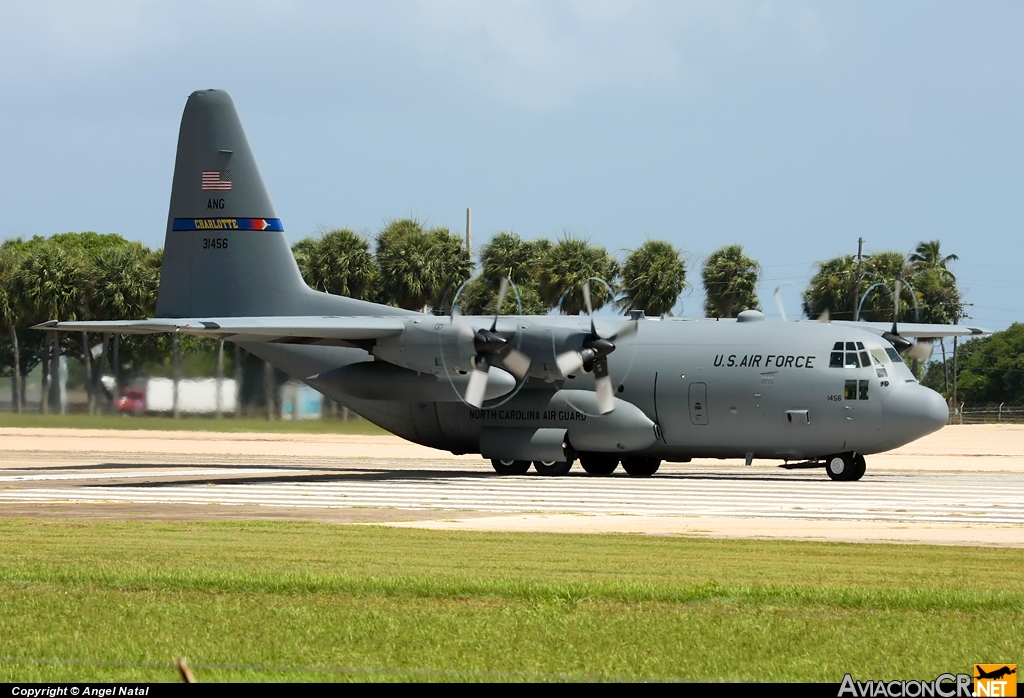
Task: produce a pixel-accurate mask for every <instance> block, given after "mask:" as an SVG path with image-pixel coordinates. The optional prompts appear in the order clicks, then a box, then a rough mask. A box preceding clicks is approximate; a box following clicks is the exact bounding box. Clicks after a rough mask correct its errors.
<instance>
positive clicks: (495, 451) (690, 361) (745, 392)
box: [39, 90, 982, 480]
mask: <svg viewBox="0 0 1024 698" xmlns="http://www.w3.org/2000/svg"><path fill="white" fill-rule="evenodd" d="M506 290H507V287H506V286H503V288H502V294H504V293H505V291H506ZM512 291H513V292H514V291H515V289H514V288H513V289H512ZM584 291H585V293H586V297H587V299H588V300H589V287H588V288H585V289H584ZM498 307H499V308H500V307H501V304H500V300H499V304H498ZM39 329H45V330H57V331H76V332H79V331H89V332H117V333H122V334H135V333H158V332H180V333H183V334H190V335H196V336H200V337H210V338H218V339H226V340H230V341H231V342H234V343H237V344H239V345H241V346H242V347H244V348H245V349H246V350H247V351H249V352H252V353H253V354H255V355H256V356H259V357H260V358H262V359H265V360H266V361H268V362H270V363H271V364H273V365H274V366H276V367H277V368H279V369H281V370H283V371H284V372H285V373H287V374H289V375H291V376H293V377H294V378H296V379H298V380H300V381H303V382H304V383H306V384H308V385H310V386H312V387H313V388H315V389H317V390H319V391H321V392H322V393H324V394H325V395H327V396H328V397H330V398H331V399H333V400H336V401H338V402H339V403H341V404H343V405H346V406H348V407H349V408H350V409H351V410H353V411H354V412H356V413H358V414H360V415H362V416H363V417H365V418H366V419H368V420H370V421H371V422H373V423H375V424H378V425H380V426H381V427H383V428H384V429H387V430H388V431H391V432H393V433H395V434H397V435H399V436H402V437H404V438H406V439H408V440H410V441H414V442H416V443H419V444H423V445H426V446H431V447H434V448H439V449H444V450H448V451H451V452H452V453H457V454H461V453H480V454H481V455H482V456H483V457H484V458H486V459H490V460H491V463H492V465H493V467H494V470H495V471H497V473H499V474H502V475H521V474H524V473H525V472H526V471H527V470H528V469H529V468H530V466H531V464H532V465H533V467H534V468H535V469H536V471H537V472H538V473H540V474H542V475H564V474H566V473H567V472H569V469H570V468H571V467H572V465H573V463H574V462H575V461H576V460H577V459H578V460H579V462H580V464H581V465H582V467H583V469H584V470H585V471H586V472H587V473H590V474H593V475H607V474H610V473H612V472H613V471H614V470H615V469H616V468H617V467H618V465H619V464H620V463H621V464H622V466H623V469H624V470H625V471H626V472H627V473H628V474H630V475H637V476H644V475H653V474H654V473H655V471H657V469H658V466H659V464H660V463H661V462H662V461H663V460H668V461H675V462H686V461H689V460H690V459H691V458H697V457H703V458H743V459H745V461H746V463H747V464H748V465H749V464H750V463H751V461H752V460H753V459H754V458H758V459H778V460H786V461H798V462H799V461H803V462H805V463H804V464H805V465H821V466H824V467H825V470H826V472H827V473H828V475H829V477H831V478H832V479H833V480H857V479H860V478H861V476H863V474H864V470H865V460H864V456H865V455H869V454H872V453H878V452H880V451H885V450H888V449H891V448H896V447H898V446H901V445H903V444H905V443H908V442H910V441H913V440H914V439H917V438H919V437H921V436H924V435H925V434H928V433H931V432H933V431H936V430H937V429H939V428H941V427H942V426H943V425H944V424H945V423H946V421H947V418H948V412H947V407H946V403H945V402H944V401H943V399H942V397H941V396H939V395H938V394H937V393H935V392H933V391H931V390H929V389H927V388H925V387H923V386H921V385H919V384H918V382H917V381H916V380H915V379H914V376H913V375H912V374H911V372H910V371H909V370H908V368H907V366H906V365H905V364H904V362H903V360H902V359H901V356H900V353H898V351H897V349H899V350H900V351H904V350H907V349H909V348H911V345H912V343H911V342H910V341H909V339H908V338H915V337H925V338H935V337H943V336H947V337H948V336H955V335H959V336H964V335H971V334H981V333H982V331H981V330H977V329H972V328H969V327H963V326H951V325H918V324H914V325H902V326H900V327H898V328H897V326H896V324H895V323H894V324H893V325H892V326H891V327H890V326H888V325H881V324H871V323H840V322H818V321H808V322H784V323H774V322H765V318H764V315H762V314H761V313H760V312H757V311H746V312H743V313H741V314H740V315H739V317H738V318H736V319H735V320H721V321H716V320H681V319H671V318H668V319H660V320H659V319H653V318H644V317H643V316H642V315H639V314H638V315H634V316H630V317H594V316H593V315H592V314H591V315H590V316H589V317H588V316H569V317H564V316H562V317H553V316H522V315H520V316H500V315H496V316H494V317H469V316H460V315H458V314H457V313H453V314H452V315H449V316H436V315H427V314H423V313H417V312H411V311H406V310H401V309H398V308H392V307H388V306H384V305H377V304H374V303H369V302H365V301H360V300H355V299H351V298H345V297H341V296H334V295H329V294H326V293H320V292H318V291H314V290H313V289H311V288H309V287H308V286H307V285H306V284H305V283H304V282H303V280H302V277H301V275H300V274H299V270H298V267H297V266H296V263H295V259H294V257H293V256H292V253H291V250H290V249H289V246H288V241H287V240H286V238H285V234H284V228H283V226H282V223H281V220H280V219H279V218H278V217H277V213H275V211H274V207H273V206H272V205H271V203H270V198H269V196H268V195H267V191H266V189H265V187H264V184H263V180H262V178H261V177H260V173H259V170H258V169H257V166H256V161H255V159H254V158H253V154H252V152H251V151H250V149H249V144H248V141H247V139H246V136H245V133H244V131H243V129H242V124H241V122H240V121H239V118H238V115H237V113H236V111H235V107H234V103H233V102H232V100H231V97H230V95H228V93H227V92H224V91H222V90H201V91H198V92H194V93H193V94H192V95H191V96H190V97H189V98H188V101H187V103H186V105H185V111H184V114H183V116H182V121H181V130H180V133H179V137H178V150H177V159H176V162H175V167H174V180H173V185H172V189H171V205H170V213H169V215H168V219H167V237H166V241H165V244H164V257H163V270H162V274H161V279H160V290H159V296H158V300H157V307H156V317H155V318H151V319H148V320H140V321H106V322H57V321H51V322H48V323H44V324H42V325H40V326H39Z"/></svg>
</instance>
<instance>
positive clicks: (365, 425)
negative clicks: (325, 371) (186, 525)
mask: <svg viewBox="0 0 1024 698" xmlns="http://www.w3.org/2000/svg"><path fill="white" fill-rule="evenodd" d="M3 427H22V428H33V429H39V428H54V429H156V430H162V431H219V432H261V433H274V434H386V433H387V432H386V431H384V430H383V429H381V428H380V427H378V426H376V425H374V424H371V423H370V422H367V421H366V420H365V419H351V420H349V421H347V422H343V421H342V420H340V419H303V420H299V421H290V420H289V421H282V420H279V419H278V420H274V421H273V422H269V421H267V420H266V419H257V418H247V417H241V418H238V419H235V418H234V417H225V418H223V419H213V418H208V417H183V418H181V419H172V418H171V417H151V416H141V417H134V416H132V417H128V416H125V417H121V416H118V415H88V414H62V415H58V414H14V413H11V412H0V428H3Z"/></svg>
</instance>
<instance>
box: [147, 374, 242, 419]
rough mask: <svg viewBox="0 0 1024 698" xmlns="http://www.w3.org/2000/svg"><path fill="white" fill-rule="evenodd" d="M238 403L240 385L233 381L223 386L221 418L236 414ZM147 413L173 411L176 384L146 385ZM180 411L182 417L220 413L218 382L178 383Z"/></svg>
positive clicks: (151, 382) (151, 381)
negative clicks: (184, 415) (222, 415)
mask: <svg viewBox="0 0 1024 698" xmlns="http://www.w3.org/2000/svg"><path fill="white" fill-rule="evenodd" d="M237 403H238V384H237V383H236V382H235V380H234V379H233V378H225V379H223V380H222V381H221V382H220V411H221V414H224V413H233V412H234V411H235V405H236V404H237ZM146 411H147V412H173V411H174V381H173V380H171V379H170V378H150V379H149V380H148V381H146ZM178 411H179V412H181V413H182V414H213V413H214V412H216V411H217V379H216V378H199V379H196V380H183V381H179V382H178Z"/></svg>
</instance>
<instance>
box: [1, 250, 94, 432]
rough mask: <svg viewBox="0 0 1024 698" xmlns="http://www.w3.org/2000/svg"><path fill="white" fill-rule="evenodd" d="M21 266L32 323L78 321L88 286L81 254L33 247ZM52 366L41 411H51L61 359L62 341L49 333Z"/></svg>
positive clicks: (19, 286) (20, 286)
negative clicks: (59, 360)
mask: <svg viewBox="0 0 1024 698" xmlns="http://www.w3.org/2000/svg"><path fill="white" fill-rule="evenodd" d="M28 250H29V251H28V254H27V255H26V256H25V258H24V260H23V261H22V264H21V265H20V266H19V268H18V271H17V274H16V280H15V286H16V290H17V292H18V296H19V297H20V298H21V300H22V303H23V304H24V306H25V308H26V310H27V311H28V312H27V314H28V316H29V317H30V318H31V322H32V323H37V322H45V321H46V320H55V319H58V318H59V319H62V320H75V319H77V318H78V317H79V316H80V314H81V313H82V310H83V308H84V305H85V298H86V295H85V291H86V288H87V286H88V280H89V278H88V276H89V275H88V266H89V265H88V263H87V261H86V260H85V259H84V256H83V255H82V253H81V251H80V250H79V249H75V248H73V247H70V248H68V247H65V246H64V245H61V244H59V243H56V242H53V241H45V242H43V243H39V244H33V245H30V246H29V248H28ZM50 335H51V336H50V338H49V348H50V351H49V354H50V357H49V358H50V360H49V366H48V367H44V390H43V403H42V410H43V411H44V412H46V411H48V410H49V407H50V403H51V397H53V396H51V395H50V394H49V393H50V391H52V390H54V389H55V388H56V386H57V383H56V381H55V380H53V379H54V378H55V377H56V375H57V370H58V358H59V356H60V340H59V338H58V337H57V333H56V332H52V333H50Z"/></svg>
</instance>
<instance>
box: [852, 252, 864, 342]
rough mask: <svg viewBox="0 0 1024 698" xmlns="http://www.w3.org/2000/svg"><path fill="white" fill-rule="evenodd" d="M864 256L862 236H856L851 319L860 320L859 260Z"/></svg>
mask: <svg viewBox="0 0 1024 698" xmlns="http://www.w3.org/2000/svg"><path fill="white" fill-rule="evenodd" d="M863 258H864V238H857V282H856V285H855V286H854V287H853V321H854V322H857V321H858V320H860V262H861V260H862V259H863Z"/></svg>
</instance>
